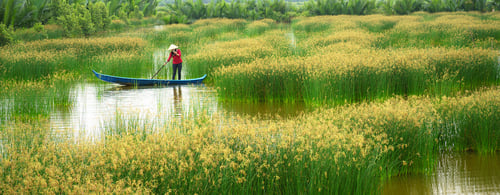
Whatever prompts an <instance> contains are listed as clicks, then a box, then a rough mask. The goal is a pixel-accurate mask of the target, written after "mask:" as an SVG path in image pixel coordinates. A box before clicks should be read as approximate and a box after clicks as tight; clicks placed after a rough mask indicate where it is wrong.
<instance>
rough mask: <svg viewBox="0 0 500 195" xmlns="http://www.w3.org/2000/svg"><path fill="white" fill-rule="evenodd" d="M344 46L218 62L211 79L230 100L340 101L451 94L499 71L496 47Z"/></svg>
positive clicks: (489, 79)
mask: <svg viewBox="0 0 500 195" xmlns="http://www.w3.org/2000/svg"><path fill="white" fill-rule="evenodd" d="M348 46H349V44H339V45H337V46H335V47H340V48H345V47H348ZM346 50H347V51H342V50H337V49H335V48H333V49H331V51H332V52H329V51H328V50H325V51H324V52H323V54H321V55H313V56H311V57H300V58H297V57H292V58H278V59H276V58H275V59H258V60H255V61H253V62H250V63H242V64H240V65H238V66H230V67H223V68H219V69H217V71H216V72H215V74H214V77H215V79H214V81H215V85H216V86H218V87H219V88H218V89H219V91H220V92H221V95H220V96H221V98H223V99H226V100H230V101H231V100H236V101H291V102H294V101H298V102H301V101H304V102H306V103H309V104H324V103H333V104H343V103H346V102H347V103H352V102H360V101H366V100H377V99H387V98H389V97H391V96H393V95H422V94H428V95H442V94H453V93H456V92H458V91H461V90H464V89H474V88H476V87H479V86H485V85H493V84H494V83H496V82H497V78H496V74H497V73H498V71H499V70H498V65H497V59H496V56H495V55H496V54H495V53H496V52H495V51H491V50H483V49H443V48H434V49H407V50H383V51H381V50H373V49H359V48H357V47H354V48H353V49H352V50H349V49H346ZM354 50H355V51H354ZM380 53H383V54H384V55H380ZM238 80H240V81H241V82H239V81H238Z"/></svg>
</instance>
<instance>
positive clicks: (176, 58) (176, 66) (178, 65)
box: [166, 44, 182, 80]
mask: <svg viewBox="0 0 500 195" xmlns="http://www.w3.org/2000/svg"><path fill="white" fill-rule="evenodd" d="M168 51H170V54H169V56H168V59H167V62H166V63H168V62H169V61H170V59H172V69H173V70H174V74H173V75H172V80H175V73H176V72H177V71H179V74H178V77H179V78H178V79H179V80H181V70H182V59H181V50H180V49H179V47H177V46H176V45H174V44H172V45H170V47H169V48H168Z"/></svg>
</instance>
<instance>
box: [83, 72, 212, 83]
mask: <svg viewBox="0 0 500 195" xmlns="http://www.w3.org/2000/svg"><path fill="white" fill-rule="evenodd" d="M92 72H94V74H95V76H96V77H97V78H99V79H101V80H103V81H106V82H110V83H116V84H120V85H135V86H149V85H185V84H199V83H202V82H203V80H204V79H205V78H206V77H207V75H206V74H205V75H203V76H202V77H200V78H196V79H186V80H162V79H140V78H128V77H117V76H112V75H106V74H101V73H98V72H96V71H94V70H92Z"/></svg>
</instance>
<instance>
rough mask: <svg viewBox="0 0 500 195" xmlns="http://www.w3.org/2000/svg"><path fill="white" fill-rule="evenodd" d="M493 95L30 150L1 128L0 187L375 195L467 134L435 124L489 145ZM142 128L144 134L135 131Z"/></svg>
mask: <svg viewBox="0 0 500 195" xmlns="http://www.w3.org/2000/svg"><path fill="white" fill-rule="evenodd" d="M498 92H499V89H498V88H492V89H486V90H485V91H483V93H479V92H478V93H473V94H472V95H466V96H463V97H455V98H437V99H435V100H437V101H436V102H434V99H433V98H421V97H409V98H408V100H405V99H403V98H392V99H390V100H388V101H386V102H382V103H361V104H355V105H346V106H342V107H337V108H321V109H319V110H317V111H314V112H312V113H308V114H304V115H301V116H298V117H296V118H292V119H283V120H279V119H278V120H258V119H256V118H247V117H239V116H233V117H228V116H224V115H223V114H210V115H207V114H200V115H197V116H196V117H195V119H194V120H192V119H190V118H185V119H181V120H176V121H174V122H172V123H175V124H176V125H169V126H168V128H165V127H160V128H158V129H156V128H154V127H152V126H150V125H148V124H146V125H144V124H139V123H140V122H139V123H137V122H134V121H136V120H133V121H129V122H126V123H128V125H130V126H128V127H127V126H121V127H120V128H125V129H128V130H132V131H128V130H125V131H121V132H128V133H126V134H120V135H113V139H104V140H105V141H97V142H95V143H91V144H89V143H87V142H85V141H77V142H74V141H72V142H71V143H70V142H53V141H50V140H49V141H47V139H44V138H40V139H37V140H43V141H40V142H38V143H36V147H25V146H27V145H28V146H29V145H30V144H31V143H27V142H16V143H14V142H12V141H13V140H12V139H11V138H15V137H16V136H15V135H16V132H22V131H20V130H21V129H25V127H21V126H14V127H12V128H13V130H12V131H3V134H2V135H3V136H2V138H3V140H4V143H9V144H7V145H8V147H6V148H7V150H5V151H6V153H3V157H2V164H1V165H0V178H1V179H2V181H4V182H2V183H0V190H1V191H2V192H4V193H10V192H24V193H30V192H47V193H49V192H50V193H73V192H74V193H100V192H102V193H104V192H115V193H134V192H135V193H169V192H170V193H182V194H184V193H218V192H221V190H224V191H225V192H227V193H274V192H283V193H327V194H336V193H348V194H366V193H377V192H378V188H379V186H380V185H381V184H382V182H383V180H384V179H386V178H389V177H391V176H394V175H405V174H414V173H418V172H429V171H432V167H433V165H434V163H435V162H436V161H435V158H436V157H437V154H438V153H439V150H440V148H439V146H441V145H442V144H444V141H445V140H444V139H443V135H445V134H446V135H449V137H448V138H455V137H456V136H458V137H456V138H457V139H455V140H454V141H459V140H458V139H469V138H471V137H470V136H469V134H463V133H458V134H456V131H455V130H454V129H455V128H442V127H446V125H450V124H453V123H454V122H456V121H457V120H458V121H462V120H463V121H468V122H466V123H460V124H475V125H481V124H488V127H490V128H491V129H490V128H483V129H484V130H483V129H481V130H480V129H478V128H475V127H476V126H475V125H472V126H470V125H465V126H462V125H458V126H457V127H459V128H460V127H466V129H467V131H471V132H475V133H478V134H481V133H482V132H479V131H484V132H486V133H488V134H489V136H487V137H494V138H495V139H496V140H495V139H492V140H495V141H496V142H497V143H498V137H497V135H496V133H495V132H496V130H498V124H497V123H498V122H497V121H499V117H500V115H498V110H499V109H498V106H499V104H498V102H499V101H500V96H498V94H499V93H498ZM462 108H465V109H462ZM485 108H488V109H486V110H485ZM457 111H458V112H457ZM465 116H466V117H465ZM485 116H487V117H485ZM455 117H458V118H455ZM477 117H481V118H482V120H476V119H477ZM122 119H126V118H122ZM117 120H121V119H120V117H119V116H118V118H117ZM156 127H158V126H156ZM469 127H472V128H470V129H469ZM33 128H34V129H37V128H40V127H33ZM42 129H43V128H42ZM151 129H154V130H158V131H156V132H149V131H150V130H151ZM486 130H487V131H486ZM143 131H144V132H147V133H134V132H143ZM473 134H474V133H473ZM37 135H40V134H37ZM40 136H42V137H46V136H48V135H46V134H41V135H40ZM7 138H8V139H7ZM474 138H475V139H477V141H479V140H482V139H483V138H481V136H479V137H474ZM24 141H27V139H25V140H24ZM446 141H449V140H446ZM447 144H448V143H447ZM490 146H491V145H490ZM5 151H4V152H5Z"/></svg>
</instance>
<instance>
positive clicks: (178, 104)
mask: <svg viewBox="0 0 500 195" xmlns="http://www.w3.org/2000/svg"><path fill="white" fill-rule="evenodd" d="M172 89H173V90H174V109H175V113H176V114H175V115H176V116H183V114H182V113H184V111H183V110H184V109H183V108H182V106H183V105H182V87H181V86H180V85H179V86H173V87H172Z"/></svg>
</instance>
